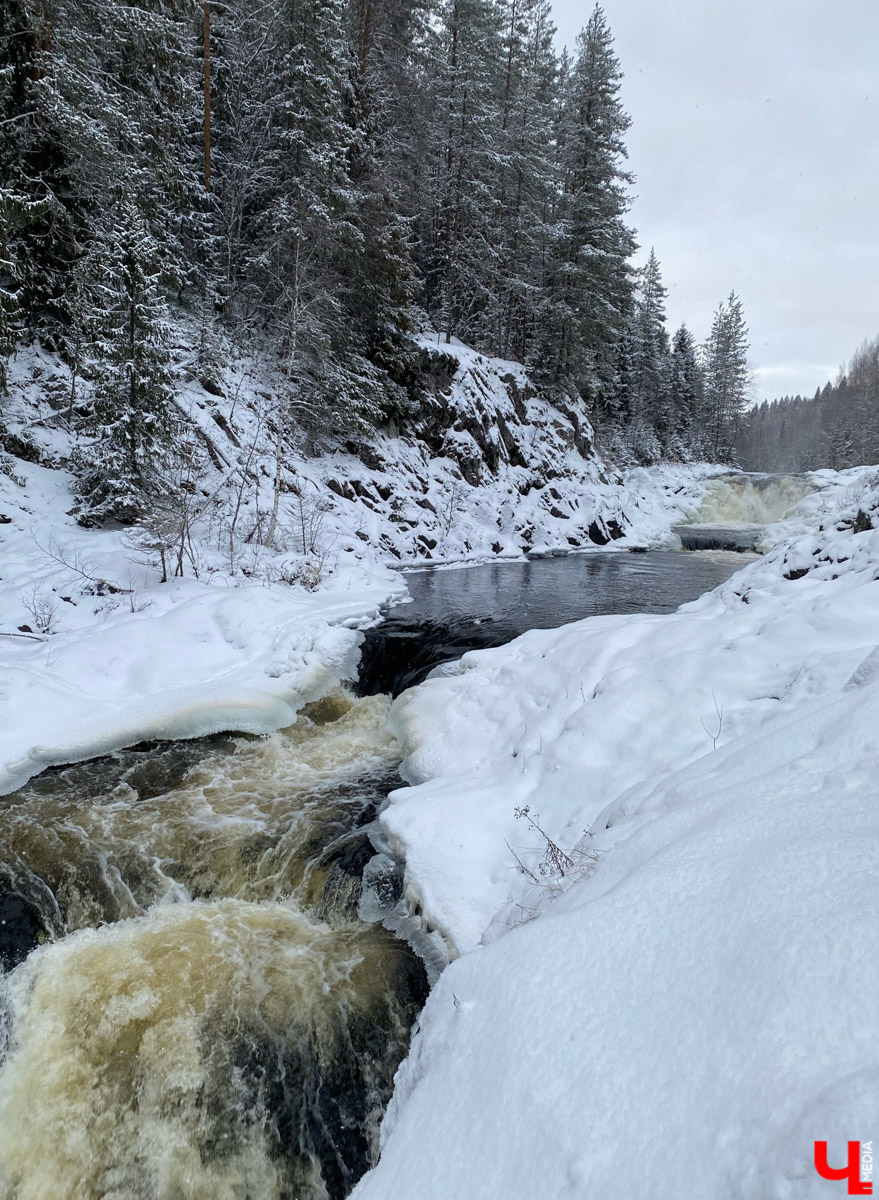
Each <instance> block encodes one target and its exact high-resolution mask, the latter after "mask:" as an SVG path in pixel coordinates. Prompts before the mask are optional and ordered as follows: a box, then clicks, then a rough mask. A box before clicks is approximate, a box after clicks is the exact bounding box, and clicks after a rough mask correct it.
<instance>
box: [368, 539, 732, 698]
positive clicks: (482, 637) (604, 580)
mask: <svg viewBox="0 0 879 1200" xmlns="http://www.w3.org/2000/svg"><path fill="white" fill-rule="evenodd" d="M745 561H746V560H744V559H743V558H742V556H741V555H740V554H724V553H716V554H683V553H680V552H677V551H672V550H654V551H649V552H648V553H646V554H629V553H619V554H608V553H594V554H571V555H568V556H566V557H564V558H547V559H536V560H531V561H529V562H507V563H486V564H484V565H481V566H475V567H464V568H460V569H456V570H435V569H434V570H427V571H418V572H409V573H407V575H406V584H407V586H408V588H409V591H410V593H411V595H412V600H413V602H412V603H409V604H403V605H400V606H399V607H397V608H395V609H393V610H392V612H391V613H390V615H389V618H388V620H386V621H385V622H384V624H382V625H380V626H378V627H377V628H376V629H372V630H370V631H369V632H368V633H367V635H366V640H365V643H364V646H363V653H362V657H361V668H360V681H359V684H358V691H359V693H360V695H365V696H369V695H376V694H378V693H380V692H385V693H390V694H391V695H394V696H396V695H399V693H400V692H402V691H404V690H405V689H406V688H407V687H412V686H413V685H414V684H416V683H419V682H421V680H423V679H424V678H425V676H427V675H428V674H429V672H430V671H431V670H432V669H433V668H434V667H435V666H437V665H438V664H440V663H443V662H450V661H452V660H454V659H456V658H460V657H461V655H462V654H464V653H466V651H467V650H474V649H484V648H487V647H490V646H500V645H503V644H504V643H505V642H509V641H511V640H512V639H513V638H515V637H518V636H519V634H522V633H525V632H526V631H527V630H529V629H554V628H556V627H557V626H559V625H564V624H567V623H568V622H569V621H579V620H580V619H582V618H583V617H592V616H599V615H601V614H607V613H636V612H650V613H664V612H674V610H675V609H676V608H678V607H679V606H680V605H681V604H685V603H686V602H687V601H688V600H695V599H696V597H697V596H701V595H702V593H703V592H707V591H710V590H711V589H712V588H715V587H717V585H718V584H720V583H723V582H724V580H726V579H728V578H729V577H730V575H732V574H734V573H735V572H736V571H738V570H740V569H741V567H742V566H744V565H745Z"/></svg>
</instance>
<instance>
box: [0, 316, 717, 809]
mask: <svg viewBox="0 0 879 1200" xmlns="http://www.w3.org/2000/svg"><path fill="white" fill-rule="evenodd" d="M178 332H179V335H180V339H181V345H180V347H178V350H177V352H176V361H177V369H178V376H179V379H178V384H179V389H178V397H177V399H178V404H179V407H180V410H181V413H182V414H185V417H186V420H187V421H188V422H189V427H190V428H191V429H192V430H195V431H197V433H198V436H199V438H200V439H201V444H203V446H204V447H206V448H207V449H208V451H209V453H207V454H206V457H205V462H204V464H203V474H202V476H201V477H200V478H199V479H198V480H197V487H196V486H195V485H193V492H192V494H193V496H194V497H197V499H193V501H192V508H193V518H192V526H191V529H190V530H189V533H188V535H187V537H188V542H187V544H186V546H185V558H184V560H183V569H184V570H185V578H174V579H173V580H172V581H170V582H167V583H162V582H160V580H161V572H160V570H159V559H158V553H157V550H156V545H157V531H156V530H155V529H152V528H149V527H148V528H146V529H140V530H139V529H137V528H134V529H122V528H107V529H84V528H82V527H81V526H80V525H78V524H77V520H76V511H75V506H76V496H75V480H74V479H73V478H72V476H71V475H70V473H69V472H68V470H67V469H66V464H67V463H68V461H69V459H70V456H71V453H72V450H73V448H74V446H75V445H76V434H75V432H73V431H72V430H71V428H70V427H69V425H68V423H67V415H68V414H67V412H66V400H65V406H64V407H62V408H60V409H59V407H58V396H62V397H67V396H68V394H69V392H70V387H71V381H70V378H69V370H68V368H67V367H66V366H65V364H64V363H63V362H61V361H60V360H59V359H58V358H57V357H56V356H53V355H50V354H48V353H46V352H45V351H43V350H40V349H37V348H33V347H32V348H30V349H29V350H23V351H21V352H20V353H19V354H18V356H17V357H16V358H15V360H14V361H13V362H12V364H11V366H10V377H9V389H10V390H9V395H8V396H7V397H5V398H4V412H3V421H4V427H5V428H7V429H8V430H9V431H11V433H12V435H13V436H14V438H15V439H17V440H16V441H15V442H14V444H15V446H16V447H17V448H19V449H20V450H21V451H22V453H23V452H24V451H26V458H28V459H30V460H39V461H25V459H23V458H22V457H12V456H11V455H4V454H3V453H2V451H0V794H3V793H4V792H8V791H9V790H11V789H13V788H15V787H16V786H18V785H20V784H21V783H23V782H24V781H25V780H26V779H27V778H29V777H30V776H31V775H33V774H36V773H37V772H39V771H40V770H42V769H43V768H44V767H46V766H49V765H52V764H56V763H61V762H69V761H73V760H78V759H82V758H87V757H90V756H92V755H95V754H99V753H103V752H105V751H108V750H111V749H114V748H118V747H121V746H123V745H127V744H130V743H132V742H136V741H139V740H143V739H148V738H154V737H193V736H197V735H200V734H206V733H211V732H215V731H218V730H222V729H236V730H242V731H249V732H267V731H269V730H271V729H276V728H278V727H281V726H284V725H287V724H290V723H291V722H292V721H293V720H294V719H295V713H296V710H297V708H299V707H300V706H301V705H302V704H304V703H306V702H307V701H308V700H310V699H313V698H315V696H317V695H320V694H322V693H324V692H326V691H328V690H330V689H331V688H332V687H333V686H335V684H336V683H337V682H338V681H339V680H340V679H345V678H351V677H352V676H353V674H354V672H355V671H356V664H357V654H358V646H359V641H360V638H359V635H358V633H357V632H356V628H355V627H358V626H360V627H362V626H363V625H365V624H369V623H370V622H371V621H373V620H375V619H376V617H377V615H378V611H379V608H380V607H381V606H382V605H383V604H385V603H387V602H388V601H389V600H391V599H392V598H393V597H395V596H397V597H399V596H401V595H405V581H404V579H403V577H402V576H401V575H400V574H399V573H398V572H395V571H392V570H390V569H389V565H390V564H393V565H402V564H406V563H415V562H419V561H424V560H432V561H452V562H461V561H468V560H474V559H486V558H493V557H497V556H501V557H522V556H523V555H524V554H525V553H527V552H538V553H539V552H542V551H557V550H564V549H570V548H571V547H572V545H576V546H582V545H586V546H592V547H594V546H595V543H596V541H597V542H599V543H600V542H605V543H606V544H607V545H610V546H619V547H621V548H624V547H627V546H631V545H644V544H650V543H656V542H662V541H668V540H669V539H670V538H671V535H670V532H669V530H670V526H671V525H672V524H674V523H675V522H676V521H678V520H680V519H682V517H683V516H685V515H686V514H687V513H688V512H690V511H693V510H694V509H695V508H696V507H698V504H699V502H700V499H701V497H702V494H703V492H704V490H705V487H706V485H707V481H708V480H709V479H710V478H711V476H712V475H716V474H717V473H718V471H719V470H720V468H718V467H711V466H707V465H705V464H699V465H694V466H687V467H657V468H654V469H652V470H649V471H640V470H639V471H633V472H630V473H628V475H626V476H623V475H620V474H617V473H614V472H611V471H609V470H608V469H607V468H606V467H605V465H604V463H603V462H602V461H601V459H600V457H598V456H597V455H596V454H595V452H594V450H593V448H592V443H591V429H590V428H589V425H588V421H586V418H585V412H584V411H579V410H578V411H577V412H575V411H574V410H573V409H572V410H571V412H569V413H563V412H561V411H559V410H558V409H556V408H554V407H553V406H552V405H549V404H547V403H546V401H545V400H543V399H541V398H540V397H539V396H538V395H537V393H536V392H535V390H534V388H533V387H532V385H531V384H530V382H529V380H528V378H527V376H526V375H525V373H524V371H523V369H522V368H521V367H520V366H518V365H517V364H515V363H506V362H502V361H500V360H496V359H490V358H487V357H485V356H484V355H480V354H477V353H476V352H475V351H472V350H469V349H468V348H467V347H464V346H460V345H456V346H452V347H444V348H443V350H442V354H441V355H440V356H439V358H438V359H437V361H436V362H435V363H433V359H429V361H430V362H431V363H433V365H432V366H429V367H426V368H425V372H426V375H425V378H426V379H428V380H432V379H433V374H432V372H433V373H435V374H436V379H435V380H434V382H433V383H432V384H431V386H432V387H434V389H435V394H432V399H431V400H430V402H429V403H428V402H427V401H426V406H427V411H429V418H428V417H425V421H424V428H420V427H419V430H418V431H416V432H415V433H412V434H410V435H409V436H397V435H395V434H393V433H392V432H391V431H390V430H385V431H383V432H376V434H375V435H374V437H373V440H372V442H371V443H370V444H369V445H364V446H360V447H359V454H358V453H354V452H353V450H351V449H345V448H344V447H342V446H341V445H340V446H337V447H336V449H334V450H332V452H328V451H327V450H326V448H325V450H324V452H323V453H320V454H312V455H310V456H308V455H305V454H304V453H298V454H297V453H295V452H294V451H293V450H292V449H291V451H290V454H289V462H288V463H287V465H286V466H285V468H284V472H283V481H282V482H283V489H282V494H281V497H280V506H279V518H278V523H277V530H276V533H275V536H274V537H273V538H272V539H270V540H271V541H272V545H271V546H270V547H267V546H266V545H265V544H264V542H265V541H266V540H267V538H266V530H267V526H268V522H269V514H270V513H271V511H272V507H273V502H274V497H273V492H272V481H273V479H274V474H275V463H274V459H273V453H274V446H275V443H274V437H273V434H272V432H271V414H272V405H271V403H270V399H271V395H272V394H273V393H274V392H275V391H276V390H277V389H278V388H279V387H280V386H282V384H281V382H280V381H278V380H277V379H274V378H273V377H271V375H270V374H267V373H266V369H265V368H264V367H260V366H259V365H258V364H257V363H255V362H253V361H250V360H246V359H242V358H234V357H230V364H229V365H228V366H227V367H225V368H224V369H223V371H222V372H220V374H219V375H218V377H217V379H218V380H219V382H218V381H217V380H214V382H213V383H212V384H211V386H212V388H213V391H207V390H206V389H205V387H204V386H203V385H202V384H201V383H200V382H199V380H198V378H197V375H196V373H195V368H194V365H193V361H192V360H193V354H192V351H191V350H188V349H187V348H186V347H187V344H188V343H187V337H188V335H191V334H192V331H187V329H186V328H185V327H181V328H180V329H179V331H178ZM432 353H433V350H432V349H430V350H429V349H428V346H427V343H426V342H425V354H426V355H428V357H429V355H430V354H432ZM230 355H231V348H230ZM425 386H427V385H425ZM82 387H87V385H86V384H83V383H82V381H80V388H82ZM218 392H219V393H220V394H216V393H218ZM572 403H573V402H572ZM581 409H582V405H581ZM147 525H148V526H149V522H147ZM175 553H176V551H175ZM180 553H181V555H182V554H183V549H181V551H180ZM171 559H172V562H171V570H172V571H173V569H174V562H173V555H172V556H171Z"/></svg>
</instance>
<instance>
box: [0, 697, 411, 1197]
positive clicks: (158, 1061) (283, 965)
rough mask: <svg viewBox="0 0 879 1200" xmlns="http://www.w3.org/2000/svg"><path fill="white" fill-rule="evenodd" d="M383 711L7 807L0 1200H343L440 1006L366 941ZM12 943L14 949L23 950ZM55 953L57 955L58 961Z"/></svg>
mask: <svg viewBox="0 0 879 1200" xmlns="http://www.w3.org/2000/svg"><path fill="white" fill-rule="evenodd" d="M387 704H388V701H387V699H386V698H385V697H374V698H371V699H367V700H353V699H352V698H350V697H346V696H344V695H342V694H338V695H336V696H334V697H331V698H330V699H329V700H327V701H325V702H324V703H322V704H320V705H316V706H312V707H311V709H310V710H308V711H307V712H306V713H305V714H304V715H303V717H302V719H300V721H299V722H298V723H297V724H296V725H295V726H293V727H292V728H291V729H289V730H285V731H282V732H280V733H277V734H275V735H273V736H271V737H268V738H246V739H245V738H234V739H233V738H224V739H205V740H202V741H201V742H198V743H188V744H187V745H185V747H178V746H174V745H169V746H162V747H156V748H153V749H151V750H147V751H127V752H124V753H122V754H118V755H114V756H112V757H111V758H107V759H103V760H99V761H98V762H97V763H88V764H82V765H80V766H75V767H69V768H66V769H64V770H59V771H52V772H47V773H46V774H45V775H44V776H42V777H41V778H40V779H38V780H35V781H34V782H33V783H32V784H31V785H29V786H28V787H26V788H24V789H22V790H21V791H19V792H17V793H15V794H14V795H13V796H10V797H6V798H5V799H4V800H3V801H2V802H0V803H2V807H0V846H2V847H3V858H4V866H3V871H4V875H5V881H6V886H5V892H6V896H7V900H8V901H9V902H10V903H11V904H12V905H13V906H15V905H17V906H18V915H19V916H22V915H25V916H26V917H27V920H26V921H24V922H22V921H19V922H18V924H17V926H16V922H15V921H12V922H10V925H9V926H8V927H7V928H9V929H10V933H12V934H13V936H12V937H11V938H9V939H7V946H6V950H7V955H8V957H9V958H10V959H14V958H16V957H20V956H21V954H22V953H24V952H25V951H26V950H27V949H28V948H29V946H28V944H27V941H28V937H31V938H40V939H42V940H47V944H45V945H43V946H42V947H40V948H39V949H37V950H36V951H34V952H33V953H31V954H30V955H29V957H28V958H27V960H26V961H25V962H24V964H23V965H21V966H19V967H18V968H17V969H16V970H14V971H13V972H12V974H11V975H9V976H8V977H7V984H6V1005H7V1009H8V1014H9V1025H10V1046H9V1051H8V1058H7V1061H6V1063H5V1066H4V1069H3V1071H2V1073H0V1131H2V1140H0V1162H2V1164H3V1166H2V1172H3V1173H2V1174H0V1196H3V1197H4V1200H71V1198H73V1197H76V1198H77V1200H92V1198H94V1200H97V1198H98V1197H108V1198H109V1197H113V1200H135V1198H136V1200H176V1198H178V1197H179V1198H180V1200H184V1198H185V1200H202V1198H204V1200H293V1198H294V1197H303V1198H305V1197H313V1198H318V1197H330V1198H333V1200H335V1198H336V1197H342V1196H344V1195H346V1194H347V1192H348V1191H349V1190H350V1189H351V1187H352V1186H353V1183H354V1182H355V1181H356V1179H357V1178H358V1177H359V1175H361V1174H362V1173H363V1171H364V1170H365V1169H366V1168H367V1167H368V1166H369V1165H370V1163H371V1162H372V1161H373V1160H374V1156H375V1153H376V1147H377V1131H378V1123H379V1120H380V1118H381V1114H382V1112H383V1111H384V1106H385V1104H386V1103H387V1100H388V1098H389V1096H390V1089H391V1086H392V1080H393V1074H394V1071H395V1070H396V1067H397V1065H398V1063H399V1061H400V1059H401V1058H402V1057H403V1055H404V1054H405V1052H406V1048H407V1046H408V1041H409V1034H410V1030H411V1026H412V1023H413V1021H414V1019H415V1017H416V1015H417V1013H418V1011H419V1009H420V1007H421V1004H422V1003H423V1001H424V998H425V995H426V978H425V973H424V969H423V967H422V965H421V963H420V961H419V960H418V959H417V958H416V956H415V954H414V953H413V951H412V950H410V948H409V947H408V946H407V945H406V943H405V942H403V941H400V940H398V939H396V938H395V937H394V936H393V935H392V934H391V933H389V932H387V931H386V930H385V929H383V928H382V927H381V925H366V924H364V923H363V922H361V921H359V920H358V917H357V905H358V899H359V894H360V880H361V875H362V871H363V868H364V866H365V864H366V862H367V861H368V860H369V858H370V857H371V856H372V854H373V853H374V851H373V847H372V845H371V843H370V841H369V837H368V832H367V830H368V826H369V823H370V822H371V821H372V819H373V817H374V815H375V808H376V804H377V802H379V801H380V800H381V799H383V797H384V796H385V794H386V793H387V791H388V789H389V787H390V786H392V785H393V780H394V768H395V766H396V763H397V761H398V755H397V751H396V747H395V745H394V743H393V741H392V739H391V738H390V737H389V736H388V734H387V732H386V729H385V715H386V712H387ZM13 927H16V928H13ZM48 939H57V940H54V942H53V941H52V940H48Z"/></svg>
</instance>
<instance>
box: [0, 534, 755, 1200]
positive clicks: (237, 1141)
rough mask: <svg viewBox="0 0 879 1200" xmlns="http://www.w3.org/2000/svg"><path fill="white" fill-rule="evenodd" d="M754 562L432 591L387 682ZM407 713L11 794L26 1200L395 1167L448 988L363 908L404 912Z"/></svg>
mask: <svg viewBox="0 0 879 1200" xmlns="http://www.w3.org/2000/svg"><path fill="white" fill-rule="evenodd" d="M740 564H741V558H740V557H736V556H733V555H723V554H720V555H699V554H693V555H684V554H673V553H651V554H642V555H629V554H604V555H599V554H594V555H578V556H571V557H568V558H564V559H552V560H539V561H534V562H529V563H506V564H492V565H489V566H483V567H477V568H468V569H463V570H452V571H433V572H421V573H414V574H411V575H409V576H408V577H407V582H408V584H409V586H410V590H411V591H412V593H413V596H414V603H412V604H410V605H406V606H402V607H401V608H399V609H398V610H396V612H395V613H394V614H393V615H392V617H391V619H390V620H389V621H388V622H387V623H386V625H385V626H383V627H382V628H381V629H380V630H379V631H378V632H377V633H375V634H373V635H371V637H370V639H368V643H367V646H366V648H365V651H366V653H365V660H364V677H363V681H362V688H361V690H362V691H364V692H365V691H372V692H375V693H379V692H390V691H398V690H400V688H401V687H402V686H404V684H405V683H406V682H407V681H410V680H412V679H415V678H417V677H419V676H420V675H423V674H424V673H425V672H426V671H427V670H428V669H429V668H430V666H432V665H434V664H435V663H436V662H438V661H441V660H443V659H446V658H449V657H452V656H454V655H456V654H460V653H462V652H463V651H464V650H466V649H468V648H470V647H471V646H473V645H488V644H497V643H498V642H502V641H506V640H508V639H509V638H511V637H513V636H515V635H516V634H517V633H520V632H522V631H523V630H525V629H528V628H532V627H534V626H548V625H558V624H561V623H563V622H565V621H568V620H572V619H575V618H577V617H582V616H585V615H588V614H590V613H601V612H634V611H652V612H662V611H668V610H670V609H673V608H675V607H676V606H677V605H678V604H680V603H682V602H683V601H685V600H688V599H692V598H694V597H695V596H697V595H699V594H700V593H701V592H703V591H705V590H706V589H707V588H710V587H712V586H714V585H715V584H717V583H719V582H720V581H721V580H722V579H724V578H726V577H727V576H728V575H729V574H731V572H732V571H733V570H734V569H735V567H736V566H738V565H740ZM389 703H390V698H389V696H388V695H386V694H373V695H368V696H361V697H360V698H355V697H352V696H350V695H347V694H345V693H342V692H338V693H336V694H334V695H332V696H330V697H328V698H327V699H326V700H325V701H322V702H321V703H319V704H316V705H311V706H310V707H309V708H308V709H306V710H305V711H304V712H303V713H302V714H300V719H299V721H297V723H296V724H295V725H294V726H293V727H292V728H290V729H287V730H282V731H280V732H278V733H276V734H274V735H272V736H270V737H262V738H254V737H244V736H237V737H236V736H231V735H226V736H222V737H216V738H207V739H201V740H198V741H192V742H184V743H165V744H158V745H152V746H141V747H134V748H132V749H130V750H126V751H123V752H121V753H118V754H114V755H111V756H108V757H105V758H102V759H98V760H95V761H93V762H89V763H82V764H79V765H76V766H70V767H66V768H62V769H56V770H52V771H47V772H46V773H45V774H43V775H42V776H40V777H39V778H37V779H35V780H33V781H32V782H31V783H30V784H29V785H27V786H26V787H24V788H22V789H21V790H20V791H18V792H16V793H14V794H13V795H10V796H6V797H3V798H0V956H2V960H3V965H4V967H5V968H6V969H7V974H6V976H5V977H4V978H3V979H0V1009H2V1010H3V1011H2V1012H0V1056H3V1057H4V1058H5V1061H4V1064H3V1067H2V1070H0V1198H2V1200H340V1198H341V1197H344V1196H345V1195H347V1194H348V1192H349V1191H350V1190H351V1188H352V1187H353V1184H354V1183H355V1182H356V1180H357V1178H358V1177H359V1176H360V1175H361V1174H362V1173H363V1172H364V1171H365V1170H366V1169H367V1168H368V1167H369V1166H370V1164H371V1163H372V1162H374V1161H375V1156H376V1154H377V1145H378V1136H377V1135H378V1126H379V1122H380V1119H381V1115H382V1113H383V1111H384V1108H385V1105H386V1103H387V1101H388V1099H389V1096H390V1092H391V1088H392V1082H393V1075H394V1071H395V1070H396V1067H397V1065H398V1064H399V1062H400V1060H401V1058H402V1057H403V1055H404V1054H405V1053H406V1050H407V1048H408V1043H409V1037H410V1032H411V1029H412V1025H413V1022H414V1020H415V1018H416V1016H417V1014H418V1012H419V1010H420V1007H421V1005H422V1004H423V1002H424V999H425V996H426V990H427V978H426V973H425V969H424V966H423V965H422V962H421V960H420V959H419V958H417V957H416V955H415V953H414V951H413V950H412V949H410V947H409V946H408V945H407V944H406V942H405V941H402V940H400V939H399V938H396V937H394V935H393V934H392V933H391V932H389V931H388V929H386V928H384V927H383V925H382V924H381V923H380V922H376V923H374V924H368V923H366V922H365V921H363V920H361V919H360V918H359V916H358V914H359V913H362V912H366V911H368V912H370V913H377V914H378V915H379V916H381V915H382V912H384V913H386V914H391V913H394V914H396V913H397V907H398V906H397V907H395V904H396V902H397V901H398V900H399V890H398V880H396V881H395V877H394V874H393V871H390V872H389V873H386V874H381V872H382V871H384V866H382V867H381V868H379V867H378V866H377V864H378V863H379V862H380V861H381V860H380V859H373V855H374V852H375V845H374V840H377V839H375V832H374V830H375V826H374V821H375V816H376V811H377V808H378V807H379V806H380V805H381V803H382V802H383V801H384V798H385V796H386V794H387V792H388V791H389V790H390V789H391V788H392V787H393V786H395V784H396V783H397V782H398V777H397V775H396V768H397V765H398V762H399V750H398V747H397V745H396V743H395V742H394V740H393V739H392V737H391V736H390V735H389V733H388V731H387V724H386V716H387V710H388V706H389ZM371 834H372V837H371V836H370V835H371ZM370 860H372V865H371V867H370V869H369V871H368V872H367V876H368V878H369V879H370V880H372V879H373V877H375V880H376V881H377V882H376V884H375V887H376V892H375V894H373V893H370V894H369V895H368V896H367V897H366V901H368V903H361V891H362V888H363V886H364V885H363V877H364V869H365V868H366V866H367V863H369V862H370ZM395 887H396V888H397V890H396V891H395ZM381 901H385V907H384V909H382V904H381ZM395 920H396V917H394V918H393V919H392V918H391V916H390V915H388V916H387V921H388V924H389V925H394V927H395V928H397V927H398V925H397V924H394V921H395ZM422 936H423V935H422ZM4 1014H5V1015H4ZM4 1028H5V1030H6V1033H5V1037H6V1039H7V1044H6V1047H5V1051H4V1048H3V1045H2V1042H3V1037H4V1035H3V1029H4Z"/></svg>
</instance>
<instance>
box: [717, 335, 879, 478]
mask: <svg viewBox="0 0 879 1200" xmlns="http://www.w3.org/2000/svg"><path fill="white" fill-rule="evenodd" d="M737 456H738V459H739V461H740V462H741V465H742V466H743V467H745V469H746V470H748V469H750V470H755V471H813V470H816V469H818V468H820V467H832V468H834V469H835V470H843V469H844V468H846V467H859V466H867V465H868V464H870V463H875V462H879V337H875V338H873V339H872V340H871V341H866V342H864V344H863V345H862V346H861V347H860V348H859V349H858V350H857V351H856V352H855V354H854V355H853V357H852V359H851V362H850V363H849V364H848V365H847V366H846V367H845V368H844V369H843V370H842V371H840V373H839V378H838V379H837V381H836V382H835V383H827V384H825V385H824V387H823V388H819V389H818V391H817V392H816V393H815V395H814V396H811V397H803V396H783V397H782V398H781V399H780V400H775V401H772V402H771V403H769V402H766V401H764V402H763V403H762V404H760V405H758V406H757V407H754V408H752V409H751V410H749V411H748V412H747V414H746V415H745V417H744V419H743V421H742V424H741V429H740V434H739V439H738V443H737Z"/></svg>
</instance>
